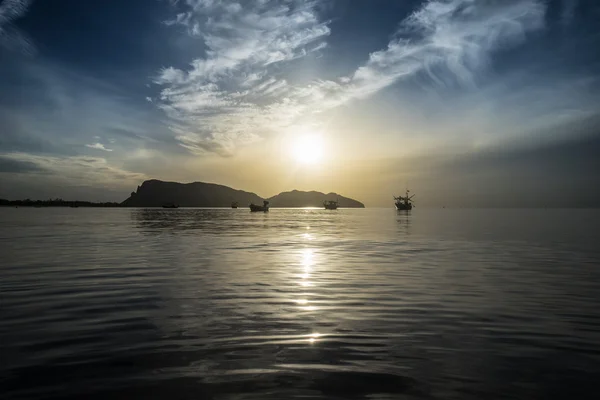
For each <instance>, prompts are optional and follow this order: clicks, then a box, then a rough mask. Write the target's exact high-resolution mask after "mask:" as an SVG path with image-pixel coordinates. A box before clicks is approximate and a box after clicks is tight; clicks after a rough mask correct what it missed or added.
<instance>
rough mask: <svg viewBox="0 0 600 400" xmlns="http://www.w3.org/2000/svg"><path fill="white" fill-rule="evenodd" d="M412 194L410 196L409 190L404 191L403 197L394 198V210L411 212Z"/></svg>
mask: <svg viewBox="0 0 600 400" xmlns="http://www.w3.org/2000/svg"><path fill="white" fill-rule="evenodd" d="M413 197H415V195H414V194H413V195H412V196H410V190H408V189H406V195H405V196H394V200H396V209H397V210H412V208H413V199H412V198H413Z"/></svg>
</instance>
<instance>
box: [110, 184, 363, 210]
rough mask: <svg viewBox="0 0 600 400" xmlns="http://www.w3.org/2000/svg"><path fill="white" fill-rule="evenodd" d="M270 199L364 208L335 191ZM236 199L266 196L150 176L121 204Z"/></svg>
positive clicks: (208, 203)
mask: <svg viewBox="0 0 600 400" xmlns="http://www.w3.org/2000/svg"><path fill="white" fill-rule="evenodd" d="M267 200H268V201H269V202H270V205H271V207H322V206H323V201H325V200H339V202H340V207H356V208H363V207H364V204H362V203H361V202H359V201H356V200H353V199H349V198H347V197H343V196H340V195H338V194H335V193H329V194H324V193H321V192H314V191H313V192H301V191H298V190H294V191H291V192H283V193H280V194H278V195H277V196H273V197H271V198H269V199H267ZM234 201H236V202H238V203H239V206H240V207H246V206H248V205H249V204H250V203H254V204H262V201H263V198H262V197H260V196H258V195H257V194H256V193H251V192H245V191H243V190H236V189H233V188H230V187H227V186H223V185H218V184H215V183H205V182H194V183H178V182H164V181H160V180H157V179H151V180H148V181H145V182H144V183H142V184H141V185H140V186H138V188H137V190H136V191H135V192H132V193H131V196H129V198H127V199H126V200H125V201H123V202H122V203H121V206H124V207H161V206H163V205H165V204H176V205H178V206H180V207H230V206H231V203H232V202H234Z"/></svg>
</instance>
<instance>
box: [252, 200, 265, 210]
mask: <svg viewBox="0 0 600 400" xmlns="http://www.w3.org/2000/svg"><path fill="white" fill-rule="evenodd" d="M250 211H251V212H258V211H264V212H267V211H269V202H268V201H266V200H265V201H263V205H262V206H258V205H256V204H254V203H252V204H250Z"/></svg>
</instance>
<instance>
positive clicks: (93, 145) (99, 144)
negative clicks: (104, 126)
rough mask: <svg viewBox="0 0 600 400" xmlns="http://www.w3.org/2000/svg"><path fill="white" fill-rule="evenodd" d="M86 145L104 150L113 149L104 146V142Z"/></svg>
mask: <svg viewBox="0 0 600 400" xmlns="http://www.w3.org/2000/svg"><path fill="white" fill-rule="evenodd" d="M85 147H89V148H90V149H96V150H103V151H112V149H108V148H106V147H104V145H103V144H102V143H92V144H86V145H85Z"/></svg>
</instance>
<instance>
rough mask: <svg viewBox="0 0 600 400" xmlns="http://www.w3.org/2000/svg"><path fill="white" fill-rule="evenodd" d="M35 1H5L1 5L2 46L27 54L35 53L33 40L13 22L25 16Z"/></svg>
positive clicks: (0, 29) (0, 34) (0, 36)
mask: <svg viewBox="0 0 600 400" xmlns="http://www.w3.org/2000/svg"><path fill="white" fill-rule="evenodd" d="M32 2H33V0H4V1H2V2H1V3H0V45H1V46H4V47H7V48H9V49H13V50H21V51H23V52H25V53H29V54H30V53H33V52H34V51H35V48H34V46H33V43H32V42H31V40H30V39H29V38H28V37H27V36H26V35H25V34H23V33H22V32H20V31H19V30H18V29H17V28H15V27H14V25H13V22H14V21H15V20H16V19H19V18H21V17H23V16H24V15H25V13H26V12H27V9H28V8H29V6H30V4H31V3H32Z"/></svg>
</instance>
